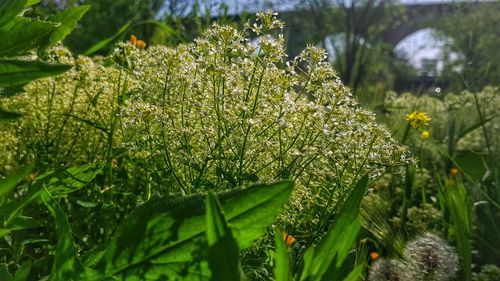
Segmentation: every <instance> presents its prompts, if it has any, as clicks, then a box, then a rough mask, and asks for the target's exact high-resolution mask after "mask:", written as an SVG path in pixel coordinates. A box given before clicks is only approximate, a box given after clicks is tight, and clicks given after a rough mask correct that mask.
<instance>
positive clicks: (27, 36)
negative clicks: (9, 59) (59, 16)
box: [0, 17, 59, 86]
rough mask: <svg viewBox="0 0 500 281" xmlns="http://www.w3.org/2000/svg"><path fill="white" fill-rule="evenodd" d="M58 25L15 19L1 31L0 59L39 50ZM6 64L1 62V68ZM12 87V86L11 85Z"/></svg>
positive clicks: (20, 18)
mask: <svg viewBox="0 0 500 281" xmlns="http://www.w3.org/2000/svg"><path fill="white" fill-rule="evenodd" d="M58 25H59V24H58V23H53V22H45V21H39V20H36V19H30V18H23V17H15V18H14V19H13V20H12V21H11V22H10V23H9V24H7V25H6V26H4V27H3V28H2V29H0V38H2V40H0V57H5V56H15V55H20V54H23V53H25V52H26V51H29V50H32V49H35V48H37V47H38V46H41V45H43V44H44V43H46V42H47V39H48V35H49V34H50V33H51V32H52V31H53V30H54V29H55V28H56V27H57V26H58ZM3 63H4V62H0V66H1V65H2V64H3ZM9 86H10V85H9Z"/></svg>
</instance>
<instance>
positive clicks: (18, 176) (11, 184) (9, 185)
mask: <svg viewBox="0 0 500 281" xmlns="http://www.w3.org/2000/svg"><path fill="white" fill-rule="evenodd" d="M34 167H35V165H33V164H31V165H27V166H24V167H21V168H19V169H18V170H17V171H15V172H14V173H13V174H12V175H10V176H8V177H7V178H5V179H3V180H1V181H0V197H1V196H4V195H5V194H7V193H9V192H10V191H12V190H13V189H14V188H15V187H16V186H17V184H18V183H19V182H20V181H22V180H23V179H24V178H26V177H27V176H28V175H29V174H30V173H31V171H32V170H33V168H34Z"/></svg>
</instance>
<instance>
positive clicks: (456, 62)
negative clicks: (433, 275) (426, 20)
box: [438, 1, 500, 90]
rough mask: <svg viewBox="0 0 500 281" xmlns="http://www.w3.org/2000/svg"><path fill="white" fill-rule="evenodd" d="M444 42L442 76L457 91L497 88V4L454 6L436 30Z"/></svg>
mask: <svg viewBox="0 0 500 281" xmlns="http://www.w3.org/2000/svg"><path fill="white" fill-rule="evenodd" d="M438 29H439V31H440V32H441V34H442V36H445V37H447V38H449V39H451V40H447V42H448V44H447V51H448V54H450V55H449V57H451V54H458V59H449V60H447V62H446V65H445V72H444V74H445V75H447V76H448V77H449V79H451V80H452V81H453V87H454V88H458V89H469V90H479V89H481V88H483V87H484V86H486V85H498V84H500V83H499V81H500V80H499V79H498V77H500V52H498V46H500V2H499V1H492V2H486V3H477V2H476V3H462V4H457V6H456V10H455V12H454V14H453V15H451V16H450V17H447V18H445V19H443V21H442V22H441V24H440V25H439V27H438Z"/></svg>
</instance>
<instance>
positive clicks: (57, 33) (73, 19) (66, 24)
mask: <svg viewBox="0 0 500 281" xmlns="http://www.w3.org/2000/svg"><path fill="white" fill-rule="evenodd" d="M89 9H90V5H81V6H77V7H74V8H71V9H67V10H64V11H62V12H60V13H58V14H56V15H54V16H51V17H49V21H51V22H59V23H61V25H59V26H58V27H57V28H56V29H55V30H54V31H53V32H52V35H51V36H50V40H49V45H54V44H55V43H57V42H59V41H61V40H63V39H64V38H66V36H68V35H69V34H70V33H71V31H73V29H75V27H76V25H77V23H78V21H80V19H81V18H82V17H83V16H84V15H85V13H87V11H88V10H89Z"/></svg>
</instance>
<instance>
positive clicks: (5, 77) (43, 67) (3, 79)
mask: <svg viewBox="0 0 500 281" xmlns="http://www.w3.org/2000/svg"><path fill="white" fill-rule="evenodd" d="M70 68H71V66H70V65H65V64H51V63H46V62H42V61H25V60H15V59H8V60H5V59H3V60H2V59H0V87H10V86H15V85H19V84H24V83H27V82H30V81H32V80H36V79H39V78H43V77H49V76H54V75H58V74H61V73H63V72H65V71H67V70H69V69H70Z"/></svg>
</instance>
